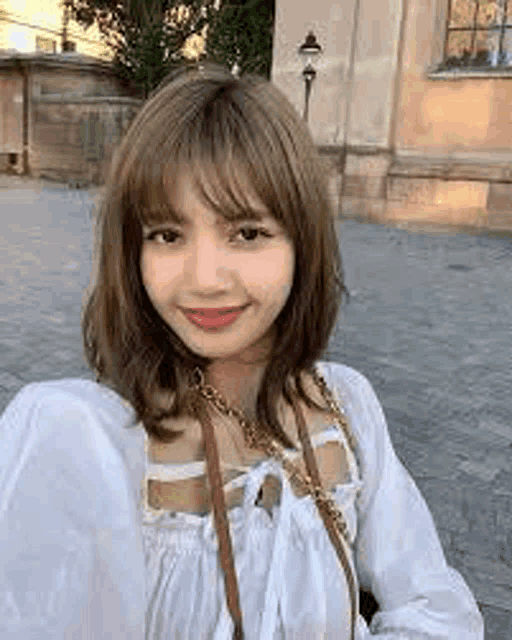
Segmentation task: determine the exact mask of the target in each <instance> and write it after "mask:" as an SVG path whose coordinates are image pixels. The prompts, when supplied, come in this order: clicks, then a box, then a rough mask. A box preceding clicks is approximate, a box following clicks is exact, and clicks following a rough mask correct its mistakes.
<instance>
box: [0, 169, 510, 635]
mask: <svg viewBox="0 0 512 640" xmlns="http://www.w3.org/2000/svg"><path fill="white" fill-rule="evenodd" d="M14 180H17V182H7V181H5V182H2V178H1V177H0V211H1V212H2V217H3V221H4V224H3V229H4V233H3V234H2V237H1V238H0V271H1V274H2V275H1V276H0V278H1V280H0V287H1V289H0V291H2V296H1V298H0V351H1V353H2V359H1V366H0V413H1V412H2V411H3V410H4V408H5V406H6V405H7V403H8V402H9V401H10V400H11V399H12V397H13V396H14V395H15V394H16V392H17V391H18V390H19V389H21V388H22V387H23V386H24V385H25V384H28V383H29V382H33V381H38V380H46V379H58V378H63V377H83V378H88V379H91V380H92V379H94V377H93V375H92V373H91V372H90V371H89V370H88V369H87V367H86V365H85V362H84V360H83V358H82V347H81V333H80V314H81V305H82V292H83V290H84V288H85V287H86V286H87V285H88V284H89V276H90V272H91V246H92V238H91V222H90V221H91V212H92V209H93V207H94V206H95V205H94V202H95V200H96V201H97V196H98V194H99V193H100V191H99V190H97V189H96V190H91V191H85V190H70V189H68V188H67V186H65V185H54V184H53V183H43V182H39V181H34V182H30V181H27V180H25V179H23V178H14ZM337 231H338V234H339V240H340V246H341V252H342V258H343V264H344V270H345V281H346V285H347V287H348V288H349V290H350V292H351V295H352V297H351V300H350V303H349V304H348V305H346V306H343V307H342V309H341V311H340V316H339V320H338V327H337V330H336V332H335V334H334V336H333V337H332V340H331V343H330V346H329V350H328V352H327V354H326V357H325V358H326V359H330V360H335V361H338V362H343V363H345V364H347V365H349V366H352V367H354V368H355V369H358V370H359V371H361V372H362V373H363V374H364V375H366V376H367V378H368V379H369V380H370V382H371V383H372V385H373V386H374V388H375V391H376V393H377V395H378V397H379V399H380V401H381V403H382V405H383V407H384V412H385V415H386V418H387V421H388V425H389V431H390V435H391V439H392V441H393V444H394V447H395V449H396V452H397V454H398V456H399V458H400V460H401V461H402V462H403V464H404V465H405V466H406V468H407V469H408V470H409V472H410V473H411V475H412V477H413V478H414V480H415V481H416V483H417V484H418V487H419V488H420V490H421V492H422V494H423V496H424V498H425V500H426V501H427V503H428V505H429V507H430V509H431V511H432V514H433V517H434V520H435V522H436V525H437V527H438V531H439V534H440V537H441V541H442V543H443V548H444V550H445V553H446V557H447V561H448V563H449V564H450V565H452V566H453V567H455V568H456V569H457V570H459V571H460V572H461V574H462V575H463V576H464V578H465V579H466V580H467V582H468V584H469V586H470V588H471V590H472V592H473V593H474V595H475V597H476V599H477V601H478V603H479V605H480V608H481V610H482V613H483V614H484V618H485V622H486V635H485V638H486V640H506V639H509V638H512V394H511V392H510V391H511V389H512V367H511V366H510V363H511V361H512V353H511V352H512V341H511V335H512V296H511V292H512V243H510V241H508V240H506V239H503V238H490V237H485V236H472V235H464V234H435V233H410V232H408V231H407V230H404V229H398V228H393V227H386V226H383V225H377V224H361V223H358V222H356V221H354V220H340V221H338V223H337Z"/></svg>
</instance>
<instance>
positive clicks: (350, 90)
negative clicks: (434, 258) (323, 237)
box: [272, 0, 512, 231]
mask: <svg viewBox="0 0 512 640" xmlns="http://www.w3.org/2000/svg"><path fill="white" fill-rule="evenodd" d="M507 7H508V8H507ZM511 7H512V3H510V2H509V3H508V5H507V2H506V0H494V1H492V2H490V1H486V0H483V1H480V2H476V0H344V1H343V2H337V3H336V2H335V3H333V2H331V1H330V0H318V1H317V2H315V3H314V4H311V3H304V4H301V5H300V6H299V5H298V4H297V3H296V2H295V1H294V0H277V6H276V25H275V37H274V55H273V67H272V80H273V82H274V83H275V84H276V85H277V86H279V87H280V88H281V89H282V90H283V91H284V92H285V93H286V95H287V96H288V97H289V98H290V100H291V101H292V103H293V104H294V105H295V106H296V108H297V109H298V111H299V112H301V113H302V112H303V110H304V93H305V91H304V80H303V78H302V63H301V61H300V59H299V56H298V55H297V49H298V47H299V45H300V44H301V43H302V42H304V40H305V37H306V35H307V33H308V32H309V31H310V30H312V31H313V32H314V34H315V36H316V38H317V41H318V43H319V44H320V46H321V47H322V49H323V53H322V55H321V56H320V58H319V59H318V60H315V61H314V63H313V64H314V66H315V68H316V71H317V76H316V79H315V81H314V83H313V87H312V92H311V96H310V101H309V119H308V121H309V126H310V128H311V131H312V133H313V136H314V138H315V141H316V142H317V144H318V145H319V147H320V148H321V149H322V151H323V153H324V155H325V159H326V162H327V163H328V166H329V167H330V170H331V176H332V180H331V184H332V192H333V196H334V197H336V200H337V206H338V208H339V211H340V213H341V214H342V215H344V216H353V217H363V218H368V219H373V220H377V221H393V222H394V223H396V222H399V223H403V224H404V226H407V225H408V224H414V222H415V221H416V222H419V221H423V220H428V221H429V222H430V223H439V224H440V225H445V224H448V225H454V226H456V227H457V228H459V227H460V226H466V225H467V226H468V227H473V228H474V227H477V228H486V229H492V230H496V231H501V230H508V229H510V228H512V217H511V214H510V213H509V207H508V203H509V200H510V197H511V196H512V150H511V143H512V120H511V118H510V115H509V110H510V107H509V104H510V98H511V97H512V82H511V81H512V66H510V65H511V61H512V8H511ZM509 96H510V97H509Z"/></svg>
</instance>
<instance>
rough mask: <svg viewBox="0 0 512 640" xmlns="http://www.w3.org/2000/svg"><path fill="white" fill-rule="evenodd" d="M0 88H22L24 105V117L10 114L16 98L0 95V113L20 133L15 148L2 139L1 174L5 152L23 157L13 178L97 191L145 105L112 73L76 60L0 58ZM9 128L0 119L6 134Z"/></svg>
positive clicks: (21, 113) (95, 63) (66, 57)
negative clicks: (8, 116) (19, 176)
mask: <svg viewBox="0 0 512 640" xmlns="http://www.w3.org/2000/svg"><path fill="white" fill-rule="evenodd" d="M2 82H3V84H4V85H5V84H8V86H14V85H16V87H18V85H20V86H21V87H24V89H25V90H24V92H23V90H21V93H20V91H18V93H20V96H21V97H22V96H23V95H24V94H26V96H27V100H26V104H25V108H24V109H23V108H19V109H18V110H13V109H12V108H10V105H11V103H12V102H13V100H12V96H11V94H12V93H13V91H11V92H4V93H2V94H0V111H1V112H2V113H10V112H12V113H14V116H13V118H14V121H13V122H11V125H10V126H11V127H12V130H13V131H16V130H17V131H18V132H20V135H18V137H17V138H16V140H14V138H15V136H13V135H11V136H10V138H9V140H7V138H6V136H4V139H5V140H7V142H8V143H9V144H7V143H5V144H3V147H0V151H3V152H4V153H3V156H2V157H0V170H6V167H7V164H8V155H7V153H8V152H15V153H16V154H17V155H18V156H19V155H20V154H21V152H22V150H25V156H26V157H25V158H24V160H23V163H22V162H21V161H20V160H18V162H17V165H16V170H17V171H18V172H24V173H26V174H28V175H30V176H32V177H34V178H47V179H53V180H58V181H64V182H68V181H73V182H76V183H82V184H84V185H87V184H97V185H99V184H102V183H103V182H104V180H105V177H106V175H107V172H108V168H109V166H110V162H111V158H112V155H113V153H114V149H115V148H116V146H117V145H118V144H119V142H120V140H121V138H122V136H123V134H124V132H125V131H126V129H127V127H128V126H129V124H130V122H131V121H132V119H133V117H134V116H135V114H136V113H137V111H138V110H139V109H140V106H141V105H142V100H140V99H138V98H136V97H134V96H133V95H130V93H129V92H128V90H127V89H125V88H124V87H122V86H121V85H120V83H119V81H118V80H117V78H116V77H115V75H114V73H113V71H112V69H111V67H110V65H109V64H108V63H106V62H103V61H101V60H97V59H94V58H88V57H86V56H82V55H79V54H56V55H55V54H13V55H3V56H0V86H2V85H1V83H2ZM18 89H19V87H18ZM16 95H17V94H16ZM20 96H19V97H20ZM18 103H19V100H18V102H17V103H16V104H18ZM22 106H23V105H22ZM9 108H10V111H9ZM13 118H11V120H12V119H13ZM7 122H8V121H7V120H6V118H3V124H4V128H5V126H7V124H6V123H7ZM23 138H24V139H25V140H26V142H25V144H23V140H22V139H23ZM4 142H5V141H4ZM14 142H17V144H14Z"/></svg>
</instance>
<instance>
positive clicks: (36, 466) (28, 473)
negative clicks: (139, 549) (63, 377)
mask: <svg viewBox="0 0 512 640" xmlns="http://www.w3.org/2000/svg"><path fill="white" fill-rule="evenodd" d="M0 438H1V441H2V449H1V451H0V539H1V541H2V543H1V544H2V561H1V563H0V611H1V614H0V639H1V640H11V638H12V639H13V640H14V638H16V640H29V639H30V640H32V639H33V638H37V639H38V640H50V639H51V640H68V639H69V640H71V638H72V639H73V640H86V639H87V640H89V639H90V638H96V637H97V638H100V637H101V638H119V639H122V640H128V639H129V640H141V639H142V637H143V619H144V599H143V598H144V573H143V572H144V569H143V561H140V562H139V556H138V555H137V553H136V544H135V539H134V531H135V529H134V522H133V520H134V511H133V497H132V494H131V492H130V491H131V490H130V488H129V481H128V479H127V477H126V472H125V470H124V468H123V464H122V460H121V457H120V456H119V455H118V453H117V452H116V450H115V449H114V447H113V446H112V444H111V443H110V440H109V439H108V438H107V437H106V435H105V433H104V432H103V430H102V429H101V426H100V424H99V422H98V421H97V420H95V416H94V412H93V411H91V410H89V408H88V407H87V406H86V405H85V403H82V402H81V401H80V399H79V398H76V397H71V396H70V395H68V394H66V393H65V392H63V391H60V390H59V389H58V387H57V386H56V385H55V383H52V385H51V386H50V385H47V384H45V383H43V384H32V385H28V386H27V387H25V388H24V389H22V390H21V391H20V392H19V393H18V394H17V396H16V397H15V398H14V399H13V400H12V402H11V403H10V404H9V405H8V407H7V408H6V410H5V412H4V414H3V415H2V417H1V418H0ZM141 623H142V624H141Z"/></svg>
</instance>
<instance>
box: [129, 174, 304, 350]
mask: <svg viewBox="0 0 512 640" xmlns="http://www.w3.org/2000/svg"><path fill="white" fill-rule="evenodd" d="M250 203H251V206H252V207H253V208H254V211H256V212H258V213H260V214H261V216H262V218H261V221H257V220H251V219H246V220H245V219H244V220H240V221H238V222H236V223H230V222H228V221H225V220H224V219H223V218H221V217H218V216H217V215H216V214H215V212H214V211H212V210H211V208H209V207H208V206H207V205H206V204H205V203H204V201H203V200H202V199H201V198H200V195H199V192H198V191H197V190H196V188H195V186H194V184H193V181H192V180H191V178H190V176H189V175H188V174H187V173H182V174H181V175H180V176H179V179H178V180H177V182H176V188H175V191H174V194H173V198H172V204H173V209H174V210H175V211H176V213H178V214H179V216H180V217H182V218H183V220H182V221H181V222H180V223H176V222H171V221H169V222H168V223H165V224H157V225H155V226H150V227H147V226H144V227H143V245H142V252H141V262H140V267H141V273H142V280H143V283H144V287H145V289H146V291H147V294H148V296H149V299H150V300H151V302H152V304H153V306H154V308H155V309H156V311H157V312H158V314H159V315H160V316H161V318H162V319H163V320H164V322H166V323H167V325H168V326H169V327H170V328H171V329H172V330H173V331H174V332H175V333H176V334H177V335H178V336H179V337H180V338H181V340H182V341H183V342H184V343H185V344H186V345H187V346H188V347H189V348H190V349H191V350H192V351H193V352H195V353H197V354H199V355H201V356H203V357H208V358H214V359H221V360H224V359H227V360H235V361H237V362H251V361H252V360H253V359H254V358H256V357H262V356H263V357H265V356H266V355H268V352H269V350H270V349H271V346H272V340H273V325H274V322H275V320H276V318H277V317H278V315H279V314H280V312H281V310H282V309H283V307H284V305H285V304H286V301H287V299H288V296H289V294H290V291H291V288H292V284H293V275H294V270H295V251H294V247H293V243H292V241H291V239H290V238H289V237H288V236H287V234H286V232H285V230H284V229H283V228H282V227H281V226H280V224H279V223H278V222H277V220H275V219H274V218H273V217H272V216H271V215H270V212H269V211H267V210H266V209H265V207H264V206H263V205H262V203H260V202H258V200H256V199H255V198H252V199H250ZM226 307H232V308H233V307H235V308H240V307H242V308H243V311H241V313H235V314H231V315H225V316H224V317H223V318H224V319H223V320H222V316H221V314H219V313H218V310H219V309H223V308H226ZM191 311H193V312H195V313H190V312H191ZM231 320H233V321H232V322H231V323H230V324H224V326H220V323H221V322H226V321H227V322H229V321H231Z"/></svg>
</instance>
